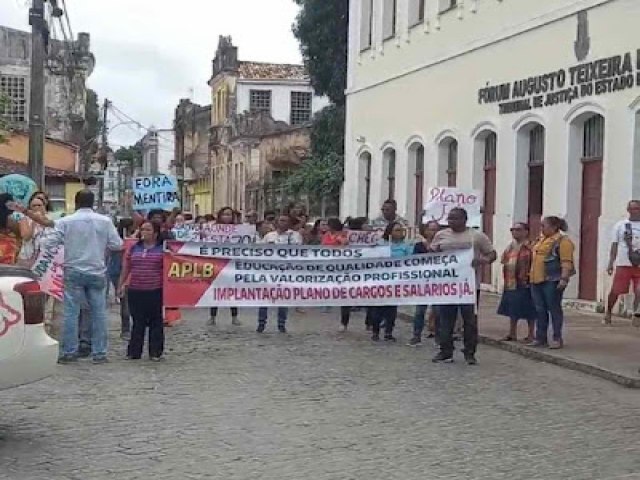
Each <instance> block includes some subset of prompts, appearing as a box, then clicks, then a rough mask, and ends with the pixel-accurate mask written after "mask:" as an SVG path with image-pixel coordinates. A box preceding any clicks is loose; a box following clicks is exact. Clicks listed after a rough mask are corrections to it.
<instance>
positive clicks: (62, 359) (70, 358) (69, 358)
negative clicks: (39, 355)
mask: <svg viewBox="0 0 640 480" xmlns="http://www.w3.org/2000/svg"><path fill="white" fill-rule="evenodd" d="M77 361H78V357H77V356H75V355H61V356H59V357H58V363H59V364H60V365H68V364H69V363H76V362H77Z"/></svg>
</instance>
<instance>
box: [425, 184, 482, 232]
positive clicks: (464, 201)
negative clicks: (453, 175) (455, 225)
mask: <svg viewBox="0 0 640 480" xmlns="http://www.w3.org/2000/svg"><path fill="white" fill-rule="evenodd" d="M481 200H482V197H481V194H480V192H479V191H477V190H465V189H460V188H454V187H433V188H432V189H430V190H429V192H427V197H426V201H425V205H424V216H423V218H422V222H423V223H427V222H430V221H433V220H435V221H437V222H438V223H439V224H440V225H446V224H447V216H448V215H449V211H451V209H452V208H454V207H460V208H464V209H465V210H466V211H467V215H468V216H469V220H468V222H467V225H468V226H470V227H474V228H480V226H481V225H482V214H481V213H480V207H481Z"/></svg>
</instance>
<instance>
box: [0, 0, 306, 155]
mask: <svg viewBox="0 0 640 480" xmlns="http://www.w3.org/2000/svg"><path fill="white" fill-rule="evenodd" d="M30 3H31V2H30V0H0V24H1V25H5V26H9V27H13V28H18V29H22V30H28V29H29V28H30V27H29V24H28V18H27V17H28V5H29V4H30ZM66 3H67V7H68V13H69V18H70V20H71V26H72V28H73V30H74V33H75V34H76V35H77V32H89V33H90V34H91V45H92V50H93V53H94V54H95V56H96V69H95V71H94V72H93V75H92V76H91V77H90V79H89V86H90V87H91V88H93V89H94V90H96V92H97V93H98V95H99V97H100V100H101V101H102V100H103V99H104V98H105V97H107V98H109V100H111V101H112V102H113V103H114V104H115V105H116V106H117V107H118V108H120V109H121V110H123V111H124V112H125V113H127V114H128V115H130V116H131V117H133V118H134V119H136V120H138V121H140V122H141V123H142V124H143V125H145V126H147V127H148V126H150V125H155V126H156V127H158V128H171V125H172V120H173V110H174V108H175V107H176V105H177V104H178V100H179V99H180V98H183V97H191V96H192V95H193V98H194V101H196V102H198V103H201V104H208V103H210V98H209V97H210V95H209V90H208V86H207V83H206V82H207V80H208V79H209V78H210V76H211V60H212V59H213V57H214V55H215V51H216V47H217V45H218V36H219V35H231V36H232V37H233V42H234V44H235V45H236V46H237V47H238V49H239V56H240V60H256V61H268V62H283V63H300V62H301V57H300V51H299V48H298V43H297V41H296V40H295V38H294V37H293V34H292V33H291V25H292V23H293V21H294V19H295V16H296V13H297V6H296V5H295V4H294V2H293V0H179V1H170V0H66ZM192 92H193V93H192ZM115 123H117V120H116V121H114V122H113V123H112V125H115ZM144 133H145V132H144V131H143V130H139V131H137V129H134V130H131V129H130V128H129V127H127V126H126V125H124V126H120V127H117V128H115V129H114V131H113V133H112V135H111V136H110V141H111V142H112V143H113V144H115V145H123V144H124V145H128V144H131V143H134V142H135V141H137V140H138V139H139V138H140V137H141V136H142V135H143V134H144Z"/></svg>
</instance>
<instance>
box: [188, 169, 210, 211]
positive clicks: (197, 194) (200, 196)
mask: <svg viewBox="0 0 640 480" xmlns="http://www.w3.org/2000/svg"><path fill="white" fill-rule="evenodd" d="M192 192H193V214H194V215H195V214H196V208H195V206H196V205H198V208H199V210H198V214H199V215H206V214H207V213H214V212H212V211H211V204H212V196H211V181H210V179H208V178H201V179H198V180H197V181H196V182H195V183H194V184H193V185H192Z"/></svg>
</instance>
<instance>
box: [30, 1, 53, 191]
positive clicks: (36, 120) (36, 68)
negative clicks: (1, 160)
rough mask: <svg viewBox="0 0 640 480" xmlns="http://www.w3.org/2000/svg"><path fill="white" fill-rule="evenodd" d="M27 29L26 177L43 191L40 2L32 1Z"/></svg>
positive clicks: (43, 26) (45, 32) (44, 29)
mask: <svg viewBox="0 0 640 480" xmlns="http://www.w3.org/2000/svg"><path fill="white" fill-rule="evenodd" d="M29 25H31V82H30V87H29V90H30V98H29V175H30V176H31V178H32V179H33V180H34V181H35V182H36V184H37V185H38V186H39V187H40V188H42V189H44V188H45V184H44V180H45V178H44V127H45V125H44V124H45V105H44V86H45V78H44V62H45V55H46V44H47V42H48V38H49V27H48V25H47V22H46V21H45V19H44V0H33V4H32V6H31V9H29Z"/></svg>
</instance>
